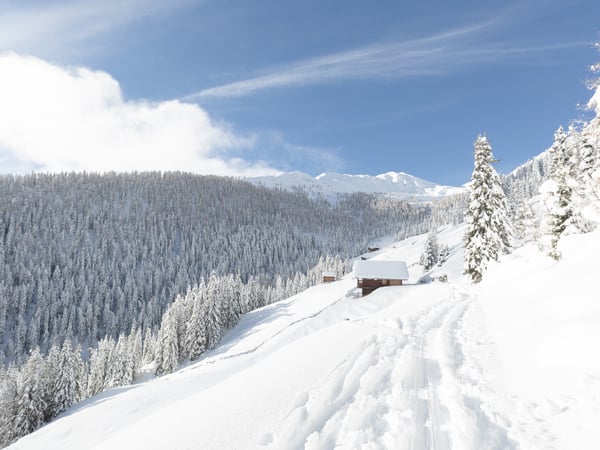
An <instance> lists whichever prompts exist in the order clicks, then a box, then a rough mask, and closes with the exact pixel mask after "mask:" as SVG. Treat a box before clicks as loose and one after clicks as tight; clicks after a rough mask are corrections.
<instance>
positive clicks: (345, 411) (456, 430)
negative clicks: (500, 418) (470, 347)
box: [264, 287, 514, 449]
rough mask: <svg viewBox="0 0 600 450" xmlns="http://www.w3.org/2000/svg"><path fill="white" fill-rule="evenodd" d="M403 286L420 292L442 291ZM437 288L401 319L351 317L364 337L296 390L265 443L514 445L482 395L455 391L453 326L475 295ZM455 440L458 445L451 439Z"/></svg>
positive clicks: (400, 446) (457, 326) (423, 446)
mask: <svg viewBox="0 0 600 450" xmlns="http://www.w3.org/2000/svg"><path fill="white" fill-rule="evenodd" d="M409 289H412V290H413V293H414V294H416V295H418V296H419V297H421V296H422V294H424V293H425V292H426V291H430V292H431V291H432V290H433V291H434V292H435V291H440V290H439V289H430V287H412V288H409ZM419 289H420V290H421V292H418V290H419ZM395 292H398V291H395ZM442 292H443V293H445V295H444V294H442ZM448 292H450V294H448ZM439 294H441V297H440V300H437V301H434V302H429V305H428V306H426V307H425V308H423V309H419V308H417V309H416V311H414V313H413V314H412V315H407V316H406V317H405V318H402V315H400V317H399V318H396V319H392V318H383V319H382V318H381V314H379V315H377V316H376V317H375V318H373V317H369V318H367V319H355V320H354V321H355V322H358V323H360V324H361V327H360V328H361V332H363V333H364V331H365V329H367V330H369V333H368V334H367V337H366V339H365V340H364V341H363V342H362V343H361V344H360V345H358V346H357V347H355V348H354V349H352V350H351V351H350V352H349V353H348V354H347V355H346V356H345V358H344V359H343V361H342V362H341V363H340V364H339V365H338V366H337V367H336V368H335V369H334V370H333V371H332V372H331V373H329V374H328V375H327V377H326V378H325V379H324V380H323V382H322V383H320V384H319V385H318V386H317V387H315V388H314V389H311V390H309V391H308V392H304V393H302V394H301V395H299V397H298V401H297V402H296V404H295V405H294V407H293V408H292V410H291V411H290V412H289V414H288V415H287V416H286V417H285V419H284V420H283V421H282V423H281V424H279V425H278V426H277V427H276V429H275V430H273V432H272V433H271V434H269V436H268V439H264V441H265V443H267V444H269V445H270V446H271V447H272V448H281V449H283V448H308V449H310V448H314V449H318V448H333V447H336V448H348V449H350V448H359V447H361V446H366V447H365V448H394V449H449V448H513V447H514V445H513V443H512V442H511V441H510V439H508V437H507V432H506V430H504V429H503V428H502V427H501V426H500V425H498V424H496V423H494V422H492V421H491V420H490V419H488V418H487V417H486V415H485V414H484V413H483V412H482V411H481V408H480V405H481V403H482V401H481V400H480V399H478V398H476V397H473V398H472V397H468V396H466V395H464V393H462V392H461V390H460V386H461V380H460V377H461V376H460V375H459V374H458V371H459V369H460V368H461V367H462V362H461V360H460V355H461V348H460V342H459V341H458V339H457V332H458V330H459V329H460V326H461V320H462V318H463V316H464V314H465V313H466V311H467V310H468V308H469V306H470V305H471V303H472V302H473V298H471V297H469V295H468V294H467V293H466V292H464V291H463V290H462V288H459V287H453V288H452V289H445V290H443V291H440V292H439ZM424 304H425V305H427V302H425V303H424ZM395 306H396V307H397V305H394V304H391V306H390V307H389V308H388V309H391V310H393V309H394V307H395ZM385 313H387V314H389V316H390V317H394V316H395V315H394V314H393V313H392V311H385ZM390 313H392V314H390ZM387 314H386V315H387ZM457 355H458V356H459V359H458V360H457ZM451 415H452V423H450V416H451ZM468 428H470V430H467V429H468ZM467 435H468V437H469V439H468V440H466V439H465V436H467ZM490 436H491V437H490ZM490 439H492V440H493V442H491V441H490ZM456 442H461V444H462V445H458V446H457V445H451V443H456ZM488 445H489V447H488Z"/></svg>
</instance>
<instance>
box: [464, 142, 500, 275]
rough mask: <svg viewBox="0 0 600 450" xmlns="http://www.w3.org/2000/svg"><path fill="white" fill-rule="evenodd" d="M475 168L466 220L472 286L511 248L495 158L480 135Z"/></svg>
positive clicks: (467, 249) (467, 258)
mask: <svg viewBox="0 0 600 450" xmlns="http://www.w3.org/2000/svg"><path fill="white" fill-rule="evenodd" d="M474 157H475V167H474V169H473V175H472V176H471V183H470V185H469V188H470V198H469V204H468V206H467V210H466V212H465V220H466V222H467V231H466V232H465V236H464V242H465V268H464V273H465V274H467V275H469V276H470V277H471V281H473V283H478V282H480V281H481V279H482V276H483V273H484V272H485V270H486V268H487V264H488V262H489V261H490V260H497V259H498V257H499V255H500V254H501V253H503V252H506V251H508V249H509V248H510V241H509V240H510V223H509V218H508V206H507V203H506V197H505V195H504V191H503V190H502V184H501V181H500V177H499V176H498V174H497V173H496V170H495V169H494V168H493V166H492V163H493V162H494V156H493V154H492V147H491V146H490V144H489V142H488V140H487V137H485V136H482V135H479V136H478V137H477V140H476V141H475V149H474Z"/></svg>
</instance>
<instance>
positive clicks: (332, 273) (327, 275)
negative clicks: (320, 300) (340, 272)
mask: <svg viewBox="0 0 600 450" xmlns="http://www.w3.org/2000/svg"><path fill="white" fill-rule="evenodd" d="M323 276H324V277H335V272H323Z"/></svg>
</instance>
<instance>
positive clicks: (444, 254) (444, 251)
mask: <svg viewBox="0 0 600 450" xmlns="http://www.w3.org/2000/svg"><path fill="white" fill-rule="evenodd" d="M449 256H450V247H448V244H442V245H440V257H439V260H438V266H441V265H442V264H444V263H445V262H446V261H448V257H449Z"/></svg>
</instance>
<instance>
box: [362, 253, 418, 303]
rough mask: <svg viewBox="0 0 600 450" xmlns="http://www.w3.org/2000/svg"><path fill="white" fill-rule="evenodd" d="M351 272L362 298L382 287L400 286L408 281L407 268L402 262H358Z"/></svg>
mask: <svg viewBox="0 0 600 450" xmlns="http://www.w3.org/2000/svg"><path fill="white" fill-rule="evenodd" d="M352 271H353V272H354V276H355V277H356V280H357V282H356V286H357V287H358V288H360V289H362V295H363V296H365V295H368V294H370V293H371V292H373V291H374V290H375V289H377V288H380V287H383V286H402V282H403V281H405V280H408V267H406V263H405V262H404V261H373V260H366V261H364V260H358V261H355V262H354V266H353V267H352Z"/></svg>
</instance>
